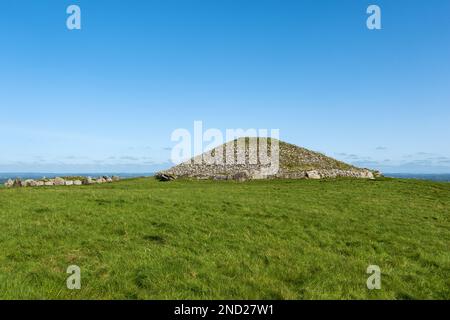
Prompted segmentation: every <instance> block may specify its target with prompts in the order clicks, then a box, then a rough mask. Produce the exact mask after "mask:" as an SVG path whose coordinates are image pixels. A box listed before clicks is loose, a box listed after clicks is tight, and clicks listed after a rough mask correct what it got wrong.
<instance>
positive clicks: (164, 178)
mask: <svg viewBox="0 0 450 320" xmlns="http://www.w3.org/2000/svg"><path fill="white" fill-rule="evenodd" d="M155 178H156V179H158V180H159V181H172V180H175V176H173V175H171V174H167V173H158V174H157V175H156V176H155Z"/></svg>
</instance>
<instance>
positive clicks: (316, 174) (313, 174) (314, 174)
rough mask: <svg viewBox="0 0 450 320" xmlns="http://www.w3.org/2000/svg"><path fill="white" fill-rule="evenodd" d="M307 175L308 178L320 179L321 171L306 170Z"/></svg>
mask: <svg viewBox="0 0 450 320" xmlns="http://www.w3.org/2000/svg"><path fill="white" fill-rule="evenodd" d="M306 177H307V178H308V179H320V178H321V176H320V173H319V172H318V171H317V170H310V171H306Z"/></svg>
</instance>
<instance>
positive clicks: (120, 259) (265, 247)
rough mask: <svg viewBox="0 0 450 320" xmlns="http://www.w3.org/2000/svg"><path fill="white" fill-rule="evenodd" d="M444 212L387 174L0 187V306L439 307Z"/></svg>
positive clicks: (422, 191) (447, 266) (433, 198)
mask: <svg viewBox="0 0 450 320" xmlns="http://www.w3.org/2000/svg"><path fill="white" fill-rule="evenodd" d="M449 208H450V184H448V183H434V182H425V181H414V180H397V179H381V180H380V179H377V180H363V179H336V180H259V181H249V182H245V183H237V182H234V181H183V180H177V181H173V182H171V183H160V182H158V181H156V180H154V179H152V178H146V179H135V180H123V181H119V182H117V183H114V184H98V185H87V186H75V187H71V188H67V187H64V186H61V187H59V186H57V187H43V188H21V189H0V227H1V232H0V246H1V250H0V298H2V299H18V298H31V299H66V298H73V299H110V298H113V299H372V298H373V299H450V289H449V288H450V282H449V279H450V252H449V248H450V216H449V214H450V210H449ZM70 265H77V266H79V267H80V268H81V290H68V289H67V287H66V280H67V277H68V276H69V275H68V274H67V273H66V270H67V267H68V266H70ZM369 265H378V266H379V267H380V269H381V273H382V275H381V290H368V289H367V286H366V281H367V278H368V277H369V274H367V273H366V270H367V267H368V266H369Z"/></svg>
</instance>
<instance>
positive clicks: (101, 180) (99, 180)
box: [96, 177, 106, 183]
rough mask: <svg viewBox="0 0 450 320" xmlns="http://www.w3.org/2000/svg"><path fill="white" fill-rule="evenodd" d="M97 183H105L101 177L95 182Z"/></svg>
mask: <svg viewBox="0 0 450 320" xmlns="http://www.w3.org/2000/svg"><path fill="white" fill-rule="evenodd" d="M96 182H97V183H105V182H106V180H105V179H104V178H103V177H100V178H98V179H97V180H96Z"/></svg>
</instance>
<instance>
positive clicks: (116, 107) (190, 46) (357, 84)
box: [0, 0, 450, 173]
mask: <svg viewBox="0 0 450 320" xmlns="http://www.w3.org/2000/svg"><path fill="white" fill-rule="evenodd" d="M70 4H76V5H79V6H80V8H81V10H82V29H81V30H72V31H70V30H68V29H67V28H66V25H65V23H66V18H67V14H66V8H67V6H69V5H70ZM369 4H377V5H379V6H380V7H381V10H382V30H373V31H371V30H368V29H367V28H366V19H367V14H366V9H367V6H368V5H369ZM449 14H450V2H449V1H448V0H435V1H432V2H430V1H424V0H421V1H414V2H413V3H411V2H410V1H406V0H398V1H395V2H394V1H386V0H382V1H379V0H375V1H372V2H371V3H368V2H367V1H359V0H358V1H346V2H338V1H328V0H319V1H294V0H292V1H291V0H289V1H288V0H286V1H281V2H280V1H275V0H264V1H260V0H258V1H257V0H250V1H245V2H242V1H238V0H231V1H229V0H227V1H225V0H218V1H208V0H195V1H192V2H191V1H190V2H183V1H175V0H167V1H145V2H144V1H136V0H135V1H128V2H123V1H118V0H115V1H106V0H98V1H87V0H82V1H52V0H42V1H39V2H37V1H36V2H29V1H23V0H6V1H3V2H2V8H1V10H0V38H1V43H2V45H1V48H2V49H1V50H0V71H1V72H0V115H1V116H2V122H1V126H0V134H1V136H2V139H1V140H0V149H1V150H2V152H1V155H0V172H68V173H69V172H85V173H88V172H134V173H139V172H154V171H158V170H160V169H164V168H167V167H169V166H170V165H171V164H170V163H169V158H170V148H171V147H173V146H174V145H175V142H171V139H170V138H171V133H172V132H173V131H174V130H176V129H178V128H186V129H188V130H193V123H194V121H196V120H201V121H203V123H204V126H205V127H206V128H218V129H220V130H223V131H225V130H226V129H228V128H243V129H248V128H257V129H258V128H265V129H272V128H276V129H280V139H281V140H283V141H286V142H289V143H293V144H296V145H299V146H302V147H305V148H308V149H311V150H315V151H319V152H322V153H325V154H326V155H328V156H331V157H334V158H337V159H339V160H342V161H345V162H348V163H351V164H354V165H357V166H361V167H368V168H372V169H378V170H381V171H383V172H397V173H401V172H408V173H450V130H449V122H450V90H449V88H450V59H449V57H450V19H449V18H448V17H449Z"/></svg>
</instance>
